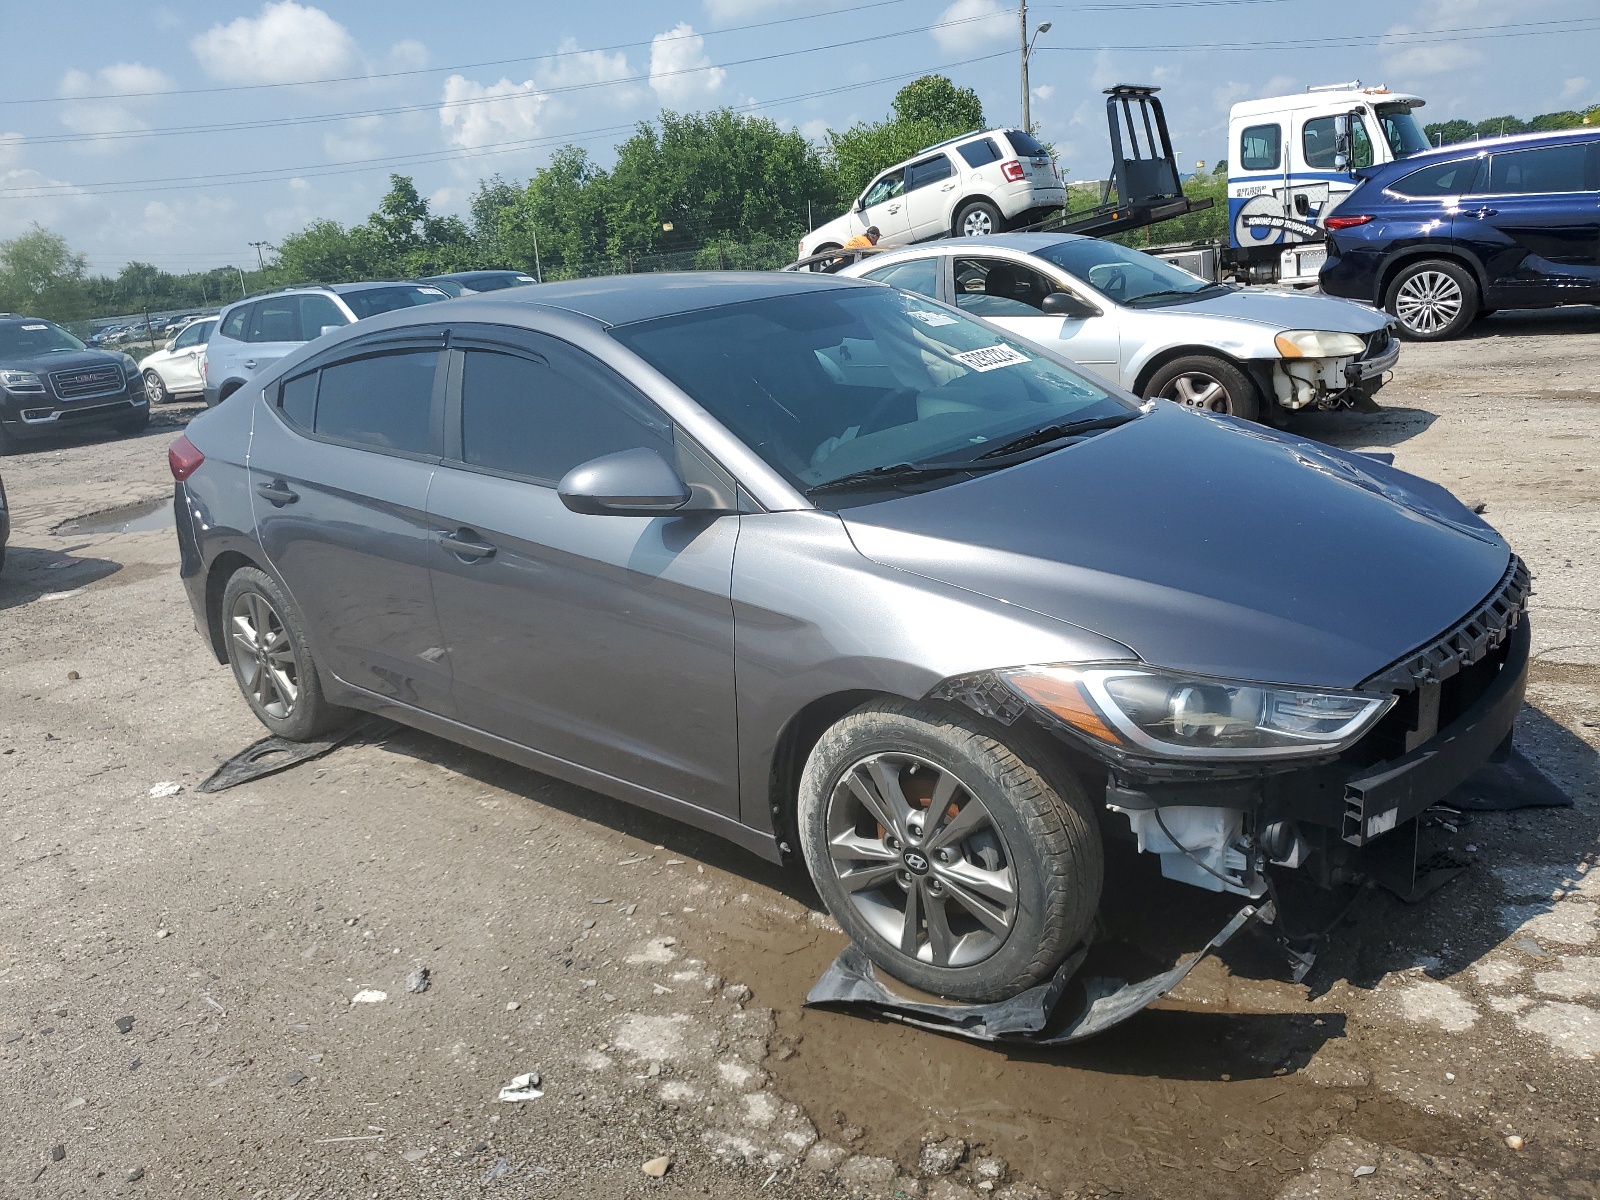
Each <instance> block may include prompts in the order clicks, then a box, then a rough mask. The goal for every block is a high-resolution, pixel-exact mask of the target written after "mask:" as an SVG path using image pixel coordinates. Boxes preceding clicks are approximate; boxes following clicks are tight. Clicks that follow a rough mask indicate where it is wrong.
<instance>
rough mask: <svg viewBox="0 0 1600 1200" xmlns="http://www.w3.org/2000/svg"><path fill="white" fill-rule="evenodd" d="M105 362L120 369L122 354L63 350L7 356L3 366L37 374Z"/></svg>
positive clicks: (107, 351) (96, 365)
mask: <svg viewBox="0 0 1600 1200" xmlns="http://www.w3.org/2000/svg"><path fill="white" fill-rule="evenodd" d="M107 363H114V364H116V366H117V367H118V368H119V369H120V368H121V366H122V355H121V354H118V353H116V352H115V351H111V350H64V351H62V352H61V353H60V354H35V355H32V356H30V357H28V358H8V359H6V360H5V363H4V366H5V368H6V369H7V370H8V371H32V372H34V373H35V374H38V375H53V374H54V373H55V372H57V371H70V370H72V369H73V368H75V367H103V366H105V365H106V364H107Z"/></svg>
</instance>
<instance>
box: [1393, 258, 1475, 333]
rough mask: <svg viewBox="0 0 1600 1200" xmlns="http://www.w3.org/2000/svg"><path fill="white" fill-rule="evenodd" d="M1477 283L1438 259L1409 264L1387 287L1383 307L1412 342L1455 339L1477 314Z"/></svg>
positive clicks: (1467, 272)
mask: <svg viewBox="0 0 1600 1200" xmlns="http://www.w3.org/2000/svg"><path fill="white" fill-rule="evenodd" d="M1478 304H1479V296H1478V281H1477V280H1476V279H1474V278H1473V277H1472V273H1471V272H1470V271H1468V270H1467V269H1466V268H1465V267H1462V266H1459V265H1457V264H1456V263H1453V262H1447V261H1445V260H1444V259H1442V258H1429V259H1424V260H1423V261H1422V262H1418V263H1412V264H1411V265H1410V266H1408V267H1406V268H1405V269H1404V270H1403V271H1401V272H1400V274H1398V275H1396V276H1395V277H1394V281H1393V282H1392V283H1390V284H1389V292H1388V294H1387V295H1386V296H1385V297H1384V303H1383V307H1384V308H1385V309H1386V310H1387V311H1388V313H1389V315H1390V316H1392V317H1393V318H1394V319H1395V320H1397V321H1398V322H1400V333H1401V336H1403V337H1405V338H1407V339H1409V340H1411V341H1413V342H1443V341H1448V340H1449V339H1450V338H1453V337H1457V336H1458V335H1459V334H1460V333H1461V332H1462V330H1464V329H1466V327H1467V326H1468V325H1470V324H1472V321H1473V318H1474V317H1476V316H1477V314H1478Z"/></svg>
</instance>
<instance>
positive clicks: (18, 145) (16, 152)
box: [0, 130, 22, 167]
mask: <svg viewBox="0 0 1600 1200" xmlns="http://www.w3.org/2000/svg"><path fill="white" fill-rule="evenodd" d="M21 161H22V135H21V134H20V133H17V132H16V131H15V130H10V131H7V132H6V133H0V167H10V166H15V165H16V164H17V163H19V162H21Z"/></svg>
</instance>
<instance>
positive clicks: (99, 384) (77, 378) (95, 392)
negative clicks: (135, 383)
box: [50, 363, 127, 400]
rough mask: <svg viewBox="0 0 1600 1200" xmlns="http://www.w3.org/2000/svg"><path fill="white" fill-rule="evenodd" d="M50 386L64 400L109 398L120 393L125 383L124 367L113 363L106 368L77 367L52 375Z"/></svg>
mask: <svg viewBox="0 0 1600 1200" xmlns="http://www.w3.org/2000/svg"><path fill="white" fill-rule="evenodd" d="M50 386H51V387H53V388H54V389H55V393H56V395H57V396H58V397H60V398H61V399H62V400H83V399H87V398H88V397H90V396H109V395H111V394H112V393H114V392H120V391H122V389H123V388H124V387H126V386H127V384H126V383H125V382H124V376H123V373H122V367H121V366H120V365H119V364H116V363H113V364H110V365H108V366H104V367H76V368H71V369H68V370H65V371H52V372H51V373H50Z"/></svg>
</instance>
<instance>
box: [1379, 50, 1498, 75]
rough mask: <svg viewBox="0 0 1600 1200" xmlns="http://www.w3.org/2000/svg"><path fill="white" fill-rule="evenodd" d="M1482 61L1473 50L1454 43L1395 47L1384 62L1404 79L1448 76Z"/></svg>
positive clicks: (1384, 65) (1389, 70) (1478, 54)
mask: <svg viewBox="0 0 1600 1200" xmlns="http://www.w3.org/2000/svg"><path fill="white" fill-rule="evenodd" d="M1482 61H1483V55H1482V54H1481V53H1479V52H1478V51H1477V50H1474V49H1472V48H1471V47H1470V46H1462V45H1460V44H1457V43H1452V42H1440V43H1438V44H1436V45H1425V44H1419V45H1411V46H1405V45H1399V46H1395V47H1394V48H1393V49H1392V50H1391V51H1390V52H1389V53H1388V54H1387V55H1385V57H1384V60H1383V67H1384V70H1386V71H1388V72H1389V73H1390V74H1392V75H1397V76H1400V77H1402V78H1404V77H1406V76H1415V75H1445V74H1448V73H1449V72H1451V71H1461V70H1465V69H1466V68H1467V67H1472V66H1476V65H1477V64H1478V63H1481V62H1482Z"/></svg>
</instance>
